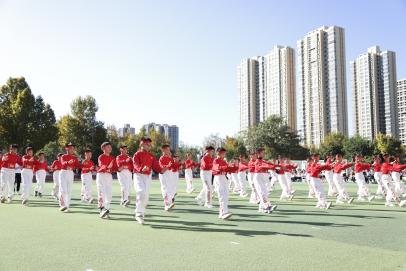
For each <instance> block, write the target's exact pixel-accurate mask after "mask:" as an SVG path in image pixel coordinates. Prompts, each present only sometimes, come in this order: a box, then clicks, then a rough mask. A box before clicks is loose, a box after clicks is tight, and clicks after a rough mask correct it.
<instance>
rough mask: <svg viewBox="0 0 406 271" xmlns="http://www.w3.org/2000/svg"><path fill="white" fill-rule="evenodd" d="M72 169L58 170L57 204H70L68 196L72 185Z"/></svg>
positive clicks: (67, 205) (66, 205)
mask: <svg viewBox="0 0 406 271" xmlns="http://www.w3.org/2000/svg"><path fill="white" fill-rule="evenodd" d="M73 177H74V175H73V171H72V170H66V169H62V170H61V172H59V205H60V206H61V207H67V208H69V206H70V197H71V193H72V185H73Z"/></svg>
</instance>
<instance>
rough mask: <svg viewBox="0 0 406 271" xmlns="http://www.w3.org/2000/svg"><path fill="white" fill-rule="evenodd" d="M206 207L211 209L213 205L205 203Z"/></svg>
mask: <svg viewBox="0 0 406 271" xmlns="http://www.w3.org/2000/svg"><path fill="white" fill-rule="evenodd" d="M204 207H206V208H209V209H211V208H213V205H211V204H208V203H205V204H204Z"/></svg>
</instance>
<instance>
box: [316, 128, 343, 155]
mask: <svg viewBox="0 0 406 271" xmlns="http://www.w3.org/2000/svg"><path fill="white" fill-rule="evenodd" d="M346 140H347V138H346V137H345V136H344V135H343V134H341V133H331V134H329V135H327V136H326V137H325V138H324V141H323V143H321V144H320V149H319V151H320V155H322V156H323V157H325V156H326V155H327V154H332V155H336V154H337V153H341V154H344V142H345V141H346Z"/></svg>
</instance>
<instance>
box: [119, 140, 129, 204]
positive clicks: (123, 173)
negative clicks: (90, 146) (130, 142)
mask: <svg viewBox="0 0 406 271" xmlns="http://www.w3.org/2000/svg"><path fill="white" fill-rule="evenodd" d="M116 161H117V167H118V171H117V178H118V182H119V183H120V187H121V206H124V207H127V206H128V205H129V204H130V191H131V183H132V171H133V160H132V158H131V157H130V156H129V155H128V148H127V146H125V145H122V146H120V155H119V156H117V157H116Z"/></svg>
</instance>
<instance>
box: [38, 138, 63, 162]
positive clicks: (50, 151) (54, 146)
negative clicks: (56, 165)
mask: <svg viewBox="0 0 406 271" xmlns="http://www.w3.org/2000/svg"><path fill="white" fill-rule="evenodd" d="M41 151H43V152H44V153H45V157H46V159H47V162H48V164H51V163H52V162H53V161H54V160H55V159H56V158H57V156H58V153H61V152H63V149H62V148H61V146H59V144H58V142H56V141H51V142H49V143H48V144H46V145H45V146H44V147H43V148H42V150H41Z"/></svg>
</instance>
